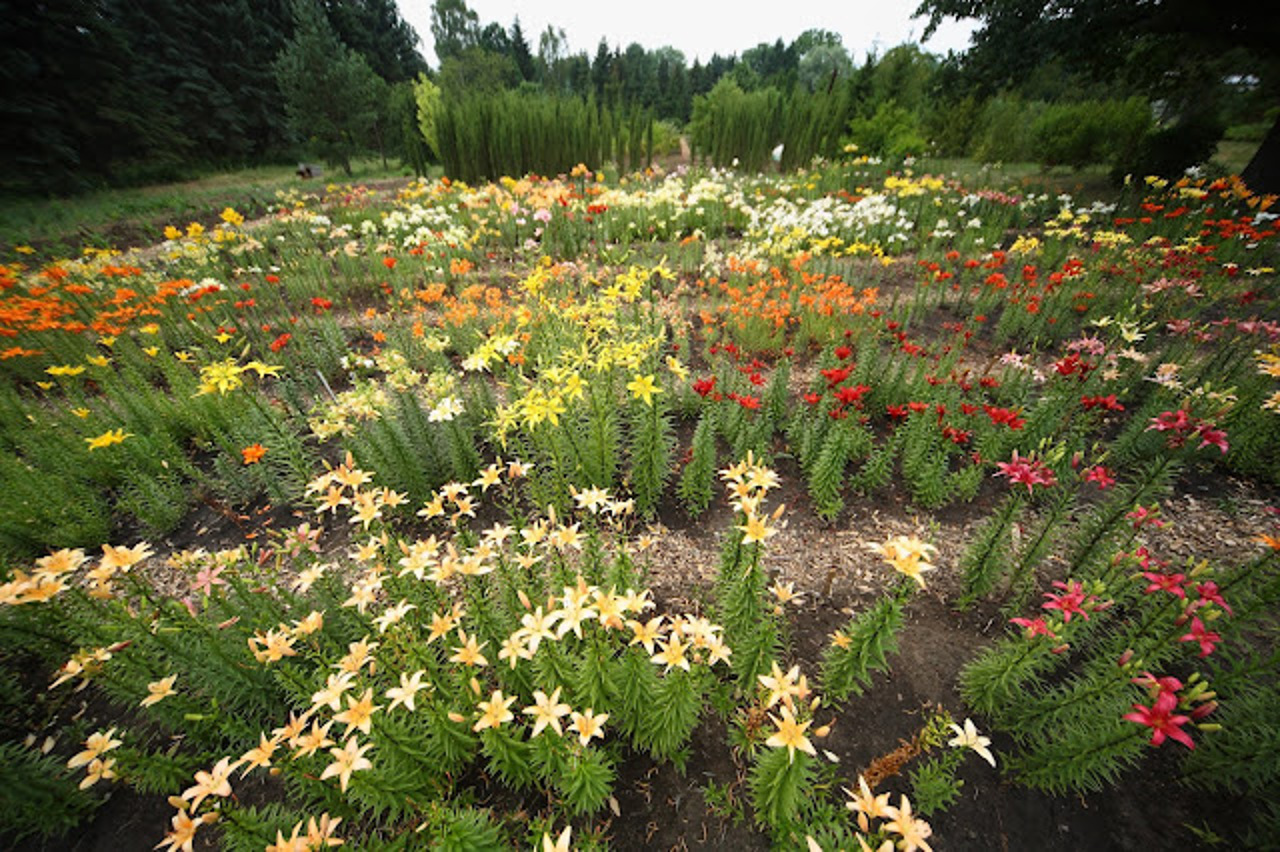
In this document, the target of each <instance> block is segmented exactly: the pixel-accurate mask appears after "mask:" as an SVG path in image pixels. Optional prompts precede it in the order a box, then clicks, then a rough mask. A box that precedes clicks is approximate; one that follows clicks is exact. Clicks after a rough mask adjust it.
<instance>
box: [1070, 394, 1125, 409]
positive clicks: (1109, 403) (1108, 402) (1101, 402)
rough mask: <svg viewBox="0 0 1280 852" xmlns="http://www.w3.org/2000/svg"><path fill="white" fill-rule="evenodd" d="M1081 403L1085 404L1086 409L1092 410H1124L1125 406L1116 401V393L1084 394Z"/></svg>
mask: <svg viewBox="0 0 1280 852" xmlns="http://www.w3.org/2000/svg"><path fill="white" fill-rule="evenodd" d="M1080 404H1081V405H1083V406H1084V410H1085V411H1091V410H1093V409H1095V408H1102V409H1105V410H1107V411H1124V406H1123V405H1121V404H1120V403H1118V402H1116V395H1115V394H1113V393H1112V394H1107V395H1106V396H1082V397H1080Z"/></svg>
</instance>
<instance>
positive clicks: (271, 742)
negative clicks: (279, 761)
mask: <svg viewBox="0 0 1280 852" xmlns="http://www.w3.org/2000/svg"><path fill="white" fill-rule="evenodd" d="M279 745H280V740H278V739H267V735H266V734H261V733H260V734H258V745H257V746H256V747H254V748H251V749H249V750H248V751H247V752H245V753H244V757H242V758H240V763H241V764H242V765H243V766H244V769H243V770H242V771H241V772H240V777H241V778H243V777H244V776H246V775H248V774H249V773H250V772H252V771H253V770H255V769H257V768H259V767H267V766H270V765H271V758H272V756H273V755H274V754H275V753H276V747H277V746H279Z"/></svg>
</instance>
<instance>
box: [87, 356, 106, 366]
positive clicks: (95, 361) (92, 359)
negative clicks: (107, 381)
mask: <svg viewBox="0 0 1280 852" xmlns="http://www.w3.org/2000/svg"><path fill="white" fill-rule="evenodd" d="M84 360H86V361H88V362H89V363H90V364H92V365H93V366H95V367H105V366H107V365H108V364H110V363H111V359H110V358H108V357H107V356H106V355H90V356H88V357H87V358H85V359H84Z"/></svg>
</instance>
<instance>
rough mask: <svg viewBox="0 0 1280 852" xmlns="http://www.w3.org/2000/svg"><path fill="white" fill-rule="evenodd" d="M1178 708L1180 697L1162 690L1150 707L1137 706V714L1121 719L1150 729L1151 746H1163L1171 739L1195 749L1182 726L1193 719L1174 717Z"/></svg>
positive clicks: (1126, 715)
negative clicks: (1166, 740)
mask: <svg viewBox="0 0 1280 852" xmlns="http://www.w3.org/2000/svg"><path fill="white" fill-rule="evenodd" d="M1177 706H1178V696H1176V695H1174V694H1173V693H1172V692H1166V691H1164V690H1161V691H1160V694H1159V695H1158V696H1156V700H1155V701H1153V702H1152V704H1151V706H1150V707H1146V706H1143V705H1142V704H1135V705H1133V709H1134V711H1135V712H1133V713H1126V714H1125V715H1124V716H1122V717H1121V718H1123V719H1124V720H1125V721H1126V722H1137V723H1138V724H1139V725H1146V726H1147V727H1148V728H1150V729H1151V744H1152V745H1153V746H1158V745H1161V744H1162V743H1164V741H1165V739H1166V738H1171V739H1174V740H1176V741H1178V742H1180V743H1182V744H1183V745H1184V746H1186V747H1187V748H1190V749H1194V748H1195V747H1196V744H1195V743H1194V742H1192V741H1191V737H1190V736H1189V735H1188V734H1187V732H1186V731H1184V730H1182V726H1183V725H1185V724H1186V723H1187V722H1189V721H1191V717H1190V716H1182V715H1179V716H1174V715H1173V711H1174V710H1175V709H1176V708H1177Z"/></svg>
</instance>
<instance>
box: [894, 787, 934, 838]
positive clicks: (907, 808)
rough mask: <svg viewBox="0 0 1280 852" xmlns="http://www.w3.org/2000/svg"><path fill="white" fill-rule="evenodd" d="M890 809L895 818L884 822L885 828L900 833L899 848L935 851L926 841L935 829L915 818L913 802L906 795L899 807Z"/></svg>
mask: <svg viewBox="0 0 1280 852" xmlns="http://www.w3.org/2000/svg"><path fill="white" fill-rule="evenodd" d="M890 810H891V811H892V813H891V814H890V816H892V817H893V819H892V820H890V821H889V822H886V823H885V824H884V830H885V831H891V832H893V833H894V834H897V835H899V840H898V848H899V849H901V850H904V852H914V850H916V849H923V850H924V852H933V848H932V847H931V846H929V844H928V843H927V842H926V840H927V839H928V838H929V837H931V836H932V835H933V829H932V828H930V827H929V823H927V822H925V821H924V820H922V819H916V818H915V815H914V814H912V813H911V802H910V801H908V800H907V797H906V796H903V797H902V800H901V804H900V805H899V806H898V807H896V808H890Z"/></svg>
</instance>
